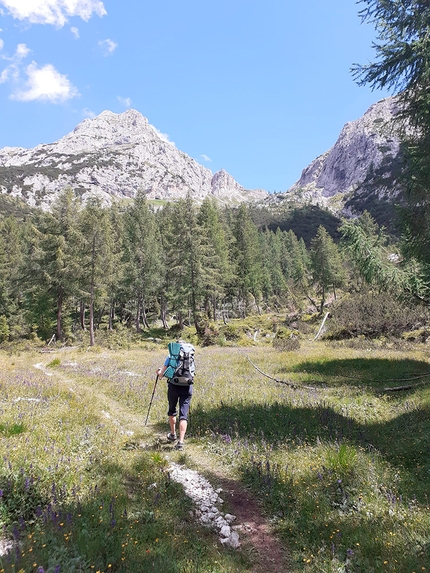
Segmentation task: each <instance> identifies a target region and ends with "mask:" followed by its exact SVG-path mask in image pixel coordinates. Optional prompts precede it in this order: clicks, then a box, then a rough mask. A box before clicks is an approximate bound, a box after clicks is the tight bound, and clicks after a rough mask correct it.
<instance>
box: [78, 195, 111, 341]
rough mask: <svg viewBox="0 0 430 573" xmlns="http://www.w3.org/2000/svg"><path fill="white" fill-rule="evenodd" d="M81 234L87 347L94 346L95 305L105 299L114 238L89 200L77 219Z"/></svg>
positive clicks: (102, 213) (105, 216) (100, 211)
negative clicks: (88, 324)
mask: <svg viewBox="0 0 430 573" xmlns="http://www.w3.org/2000/svg"><path fill="white" fill-rule="evenodd" d="M80 231H81V234H82V242H81V252H80V263H81V267H80V276H81V289H82V294H83V297H84V300H86V301H87V302H88V306H89V312H90V318H89V322H90V329H89V330H90V346H94V343H95V337H94V330H95V322H94V312H95V305H96V303H103V302H104V301H105V300H106V298H107V296H108V293H107V287H108V285H109V283H110V280H111V274H112V273H113V272H114V268H113V258H112V252H113V245H112V240H113V235H112V229H111V225H110V219H109V213H108V211H107V209H104V208H103V207H102V205H101V202H100V200H98V199H97V198H92V199H90V200H88V202H87V204H86V205H85V207H84V209H83V210H82V213H81V217H80Z"/></svg>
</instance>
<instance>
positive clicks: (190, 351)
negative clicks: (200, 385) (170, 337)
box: [164, 340, 196, 386]
mask: <svg viewBox="0 0 430 573" xmlns="http://www.w3.org/2000/svg"><path fill="white" fill-rule="evenodd" d="M168 348H169V366H168V367H167V368H166V370H165V372H164V376H165V377H166V378H168V379H169V382H170V383H171V384H176V385H177V386H189V385H190V384H192V383H193V381H194V375H195V373H196V367H195V363H194V352H195V350H194V346H193V345H192V344H189V343H188V342H183V341H182V340H181V341H179V342H169V344H168Z"/></svg>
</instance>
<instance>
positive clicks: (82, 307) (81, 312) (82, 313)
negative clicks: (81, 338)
mask: <svg viewBox="0 0 430 573" xmlns="http://www.w3.org/2000/svg"><path fill="white" fill-rule="evenodd" d="M79 317H80V321H81V328H82V330H87V327H86V326H85V303H84V301H83V300H81V301H80V303H79Z"/></svg>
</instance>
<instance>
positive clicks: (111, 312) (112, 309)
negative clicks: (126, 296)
mask: <svg viewBox="0 0 430 573" xmlns="http://www.w3.org/2000/svg"><path fill="white" fill-rule="evenodd" d="M114 319H115V301H114V300H111V303H110V309H109V325H108V329H109V330H113V321H114Z"/></svg>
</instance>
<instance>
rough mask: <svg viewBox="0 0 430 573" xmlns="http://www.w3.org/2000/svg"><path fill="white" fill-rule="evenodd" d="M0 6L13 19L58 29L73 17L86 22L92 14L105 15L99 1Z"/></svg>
mask: <svg viewBox="0 0 430 573" xmlns="http://www.w3.org/2000/svg"><path fill="white" fill-rule="evenodd" d="M0 4H1V5H3V6H4V7H5V8H6V10H7V11H8V12H9V14H10V15H11V16H12V17H13V18H16V19H18V20H28V21H29V22H30V23H31V24H52V25H54V26H58V27H59V28H61V27H62V26H64V24H65V23H66V22H67V20H68V18H71V17H73V16H78V17H79V18H82V20H85V22H88V20H89V19H90V18H91V16H92V15H93V13H95V14H98V15H99V16H104V15H105V14H107V12H106V9H105V7H104V5H103V2H101V1H100V0H0Z"/></svg>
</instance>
